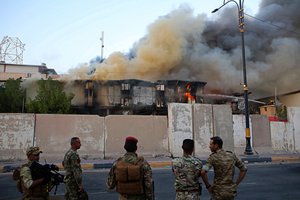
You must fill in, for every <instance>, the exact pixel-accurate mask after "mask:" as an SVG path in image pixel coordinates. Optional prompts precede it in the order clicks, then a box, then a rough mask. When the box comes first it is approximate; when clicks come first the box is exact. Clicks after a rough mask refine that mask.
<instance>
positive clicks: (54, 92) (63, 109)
mask: <svg viewBox="0 0 300 200" xmlns="http://www.w3.org/2000/svg"><path fill="white" fill-rule="evenodd" d="M63 88H64V83H63V82H60V81H57V80H52V79H51V78H50V79H48V80H39V81H38V90H37V95H36V97H35V99H34V100H31V99H29V103H28V104H27V107H26V108H27V112H32V113H59V114H66V113H70V112H71V100H72V99H73V97H74V95H73V94H70V95H67V94H66V93H65V92H64V90H63Z"/></svg>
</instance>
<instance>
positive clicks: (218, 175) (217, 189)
mask: <svg viewBox="0 0 300 200" xmlns="http://www.w3.org/2000/svg"><path fill="white" fill-rule="evenodd" d="M222 146H223V141H222V139H221V138H220V137H218V136H215V137H212V138H211V139H210V144H209V148H210V150H211V151H212V154H211V155H210V156H209V157H208V159H207V161H206V163H205V165H204V166H203V168H202V171H201V176H202V179H203V181H204V183H205V185H206V188H207V189H208V191H209V192H210V193H211V194H212V199H213V200H233V199H234V197H235V196H236V190H237V186H238V185H239V184H240V183H241V181H242V180H243V179H244V177H245V175H246V173H247V168H246V167H245V165H244V163H243V162H242V161H241V160H240V159H238V158H237V157H236V155H235V154H234V153H232V152H230V151H224V150H223V149H222ZM212 167H213V168H214V183H213V185H210V184H209V181H208V178H207V174H206V173H207V172H208V171H209V170H210V169H211V168H212ZM235 167H237V168H239V170H240V172H239V176H238V178H237V180H236V181H235V182H234V181H233V177H234V170H235Z"/></svg>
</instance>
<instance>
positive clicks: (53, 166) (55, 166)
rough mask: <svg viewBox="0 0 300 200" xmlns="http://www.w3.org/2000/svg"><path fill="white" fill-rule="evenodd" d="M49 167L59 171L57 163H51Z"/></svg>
mask: <svg viewBox="0 0 300 200" xmlns="http://www.w3.org/2000/svg"><path fill="white" fill-rule="evenodd" d="M50 168H51V170H53V171H59V167H58V166H57V165H54V164H52V165H51V167H50Z"/></svg>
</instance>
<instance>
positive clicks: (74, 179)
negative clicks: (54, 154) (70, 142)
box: [63, 149, 82, 200]
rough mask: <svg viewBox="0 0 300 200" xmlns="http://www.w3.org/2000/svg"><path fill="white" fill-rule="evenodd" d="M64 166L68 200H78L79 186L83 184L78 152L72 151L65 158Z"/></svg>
mask: <svg viewBox="0 0 300 200" xmlns="http://www.w3.org/2000/svg"><path fill="white" fill-rule="evenodd" d="M63 166H64V169H65V171H66V175H65V178H64V182H65V187H66V193H65V198H66V199H67V200H77V199H78V190H79V185H81V184H82V169H81V165H80V158H79V155H78V154H77V151H76V150H73V149H70V150H69V151H67V153H66V154H65V157H64V161H63Z"/></svg>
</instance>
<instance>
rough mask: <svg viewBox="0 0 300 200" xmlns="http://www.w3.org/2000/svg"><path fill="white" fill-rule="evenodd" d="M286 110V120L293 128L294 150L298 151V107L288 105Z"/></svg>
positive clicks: (299, 133)
mask: <svg viewBox="0 0 300 200" xmlns="http://www.w3.org/2000/svg"><path fill="white" fill-rule="evenodd" d="M287 112H288V121H289V123H290V124H291V125H290V126H292V129H293V133H294V135H293V137H294V138H293V139H294V145H295V150H296V151H300V123H299V121H300V108H299V107H289V108H288V109H287Z"/></svg>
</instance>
